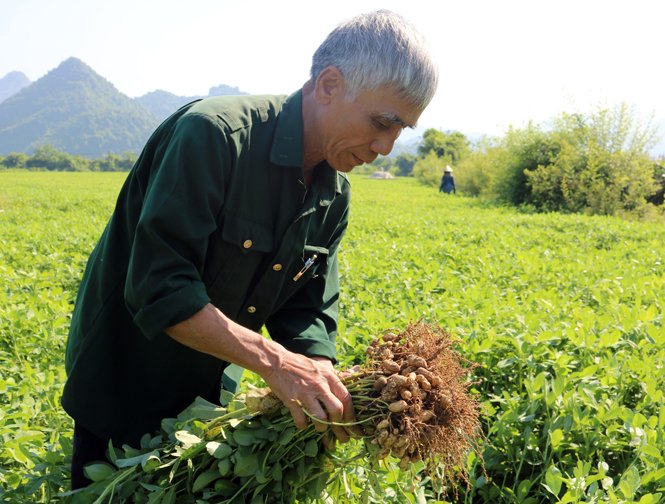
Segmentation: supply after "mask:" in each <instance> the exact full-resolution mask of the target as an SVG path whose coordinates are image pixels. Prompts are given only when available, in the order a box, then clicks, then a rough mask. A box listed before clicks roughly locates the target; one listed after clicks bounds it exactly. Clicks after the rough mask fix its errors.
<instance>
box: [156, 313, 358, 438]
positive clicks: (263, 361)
mask: <svg viewBox="0 0 665 504" xmlns="http://www.w3.org/2000/svg"><path fill="white" fill-rule="evenodd" d="M166 333H167V334H168V335H169V336H171V337H172V338H173V339H175V340H176V341H178V342H180V343H182V344H183V345H187V346H188V347H190V348H193V349H195V350H198V351H200V352H204V353H207V354H210V355H213V356H215V357H217V358H219V359H222V360H224V361H227V362H231V363H233V364H237V365H238V366H241V367H244V368H246V369H249V370H250V371H253V372H255V373H257V374H258V375H259V376H261V377H262V378H263V379H264V381H265V382H266V384H267V385H268V386H269V387H270V389H271V390H272V391H273V392H274V393H275V394H276V395H277V397H279V398H280V399H281V400H282V402H283V403H284V405H285V406H286V407H287V408H289V411H290V412H291V415H293V420H294V423H295V425H296V427H298V428H299V429H304V428H306V427H307V426H308V425H309V417H308V416H307V415H306V414H305V413H304V411H303V408H304V409H305V410H307V412H308V413H309V414H310V415H311V416H313V417H315V418H317V419H320V420H323V421H327V422H335V423H352V422H355V421H356V420H355V411H354V408H353V402H352V401H351V394H349V392H348V390H346V387H344V385H343V384H342V381H341V379H340V378H339V376H338V374H337V372H336V371H335V369H334V367H333V365H332V363H331V362H330V360H329V359H327V358H325V357H314V358H311V359H310V358H309V357H305V356H304V355H300V354H296V353H293V352H290V351H288V350H286V349H285V348H284V347H283V346H282V345H280V344H279V343H275V342H274V341H272V340H269V339H266V338H264V337H263V336H261V335H260V334H257V333H255V332H253V331H251V330H249V329H247V328H246V327H242V326H240V325H239V324H236V323H235V322H233V321H232V320H230V319H229V318H228V317H226V316H225V315H224V314H223V313H222V312H220V311H219V310H218V309H217V308H215V307H214V306H213V305H211V304H208V305H206V306H205V307H204V308H203V309H202V310H201V311H199V312H198V313H196V314H195V315H193V316H192V317H190V318H189V319H187V320H185V321H183V322H180V323H179V324H176V325H175V326H172V327H169V328H167V329H166ZM314 426H315V428H316V430H317V431H319V432H323V431H325V430H326V429H327V428H328V427H331V429H332V432H333V434H334V435H335V437H336V438H337V439H338V440H339V441H340V442H342V443H346V442H347V441H348V440H349V438H350V434H349V432H351V433H353V434H355V435H358V436H362V435H363V431H362V429H361V428H360V427H359V426H357V425H355V426H349V427H348V428H345V427H342V426H336V425H333V426H329V425H328V424H325V423H322V422H317V421H316V420H314ZM347 430H348V431H347Z"/></svg>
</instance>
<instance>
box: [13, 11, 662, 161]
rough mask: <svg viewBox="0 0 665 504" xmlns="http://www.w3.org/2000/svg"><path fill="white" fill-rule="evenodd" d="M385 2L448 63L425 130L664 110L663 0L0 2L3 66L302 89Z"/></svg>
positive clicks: (132, 83) (129, 83)
mask: <svg viewBox="0 0 665 504" xmlns="http://www.w3.org/2000/svg"><path fill="white" fill-rule="evenodd" d="M378 8H388V9H391V10H393V11H395V12H398V13H400V14H402V15H403V16H405V17H406V18H408V19H410V20H411V21H412V22H413V23H414V24H415V25H416V26H417V27H418V28H419V29H420V30H421V31H422V32H423V33H424V34H425V35H426V36H427V38H428V40H429V41H430V44H431V45H432V47H433V49H434V52H435V55H436V57H437V60H438V61H439V64H440V69H441V77H442V79H441V84H440V86H439V91H438V94H437V96H436V98H435V99H434V101H433V102H432V104H431V105H430V107H429V109H428V110H427V111H426V112H425V113H424V114H423V116H422V118H421V121H420V125H421V126H420V128H418V130H416V133H422V131H423V130H424V129H425V128H427V127H436V128H441V129H456V130H460V131H464V132H481V133H488V134H500V133H501V132H502V131H503V130H504V129H505V127H507V126H508V125H509V124H513V125H521V124H523V123H524V122H526V121H528V120H534V121H536V122H540V121H543V120H545V119H547V118H548V117H551V116H553V115H556V114H557V113H558V112H560V111H561V110H564V109H566V110H570V109H572V108H577V109H582V110H586V109H588V107H589V106H590V104H595V103H599V102H600V103H607V104H609V105H613V104H615V103H618V102H621V101H625V102H627V103H629V104H634V105H635V106H636V107H637V110H638V111H639V112H640V113H641V114H642V115H644V116H647V115H649V114H650V113H652V112H653V113H654V114H655V119H656V121H663V120H665V92H664V91H663V90H664V89H665V87H664V86H663V74H664V72H665V71H664V70H663V66H662V60H663V49H664V47H665V44H663V33H664V30H665V28H664V25H663V19H665V1H663V0H650V1H643V0H642V1H641V0H633V1H631V2H617V1H608V0H604V1H591V0H576V1H569V0H557V1H536V0H530V1H512V0H504V1H496V0H493V1H486V0H482V1H473V0H463V1H462V0H457V1H455V2H453V1H447V0H445V1H437V0H429V1H420V0H411V1H402V2H397V1H382V2H378V1H372V0H354V1H346V0H339V1H337V2H334V3H327V2H311V1H309V2H304V1H291V2H289V1H282V2H275V1H274V0H273V1H263V0H260V1H238V0H236V1H234V2H231V1H226V0H216V1H209V0H188V1H187V2H183V1H178V2H173V1H169V0H162V1H152V0H145V1H142V0H131V1H129V0H115V1H114V2H93V1H90V0H58V1H57V2H54V1H52V0H20V1H16V0H0V12H1V13H2V15H1V16H0V77H1V76H4V75H5V74H7V73H8V72H10V71H12V70H20V71H22V72H24V73H25V74H26V75H27V76H28V77H29V78H30V79H31V80H36V79H38V78H39V77H41V76H42V75H44V74H45V73H46V72H47V71H49V70H50V69H52V68H54V67H56V66H57V65H58V64H59V63H60V62H61V61H63V60H65V59H67V58H68V57H70V56H75V57H77V58H80V59H81V60H83V61H84V62H86V63H87V64H88V65H90V66H91V67H92V68H93V69H94V70H95V71H96V72H98V73H99V74H101V75H102V76H103V77H105V78H107V79H108V80H109V81H111V82H112V83H113V84H115V86H116V87H117V88H118V89H119V90H120V91H121V92H123V93H126V94H127V95H129V96H132V97H133V96H139V95H142V94H144V93H146V92H148V91H153V90H155V89H165V90H167V91H171V92H173V93H176V94H181V95H194V94H207V91H208V88H210V87H211V86H215V85H218V84H222V83H224V84H229V85H231V86H239V87H240V89H241V90H243V91H247V92H250V93H290V92H292V91H293V90H295V89H297V88H298V87H300V86H301V85H302V84H303V82H304V81H305V80H306V79H307V78H308V71H309V64H310V58H311V54H312V53H313V51H314V50H315V49H316V47H317V46H318V45H319V44H320V43H321V42H322V40H323V39H324V38H325V36H326V34H327V33H328V32H329V31H330V30H331V29H332V28H333V27H334V26H335V25H336V24H337V23H338V22H340V21H341V20H343V19H345V18H348V17H351V16H353V15H355V14H357V13H359V12H365V11H369V10H373V9H378ZM664 133H665V131H664ZM662 151H663V152H664V153H665V147H663V149H662Z"/></svg>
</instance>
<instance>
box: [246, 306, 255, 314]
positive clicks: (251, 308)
mask: <svg viewBox="0 0 665 504" xmlns="http://www.w3.org/2000/svg"><path fill="white" fill-rule="evenodd" d="M247 311H248V312H249V313H254V312H255V311H256V308H255V307H254V306H250V307H249V308H247Z"/></svg>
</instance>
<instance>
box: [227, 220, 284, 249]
mask: <svg viewBox="0 0 665 504" xmlns="http://www.w3.org/2000/svg"><path fill="white" fill-rule="evenodd" d="M222 238H223V239H224V241H226V242H229V243H233V244H235V245H237V246H238V247H240V248H241V249H242V251H243V252H245V253H247V252H251V251H258V252H270V251H271V250H272V245H273V237H272V229H270V228H269V227H268V226H265V225H263V224H259V223H258V222H252V221H249V220H247V219H243V218H242V217H238V216H237V215H231V214H226V216H225V217H224V224H223V230H222Z"/></svg>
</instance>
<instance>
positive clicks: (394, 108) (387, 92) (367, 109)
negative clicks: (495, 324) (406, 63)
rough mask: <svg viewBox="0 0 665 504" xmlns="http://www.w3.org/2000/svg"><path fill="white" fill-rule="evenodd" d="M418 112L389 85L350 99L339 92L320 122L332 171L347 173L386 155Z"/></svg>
mask: <svg viewBox="0 0 665 504" xmlns="http://www.w3.org/2000/svg"><path fill="white" fill-rule="evenodd" d="M421 113H422V110H421V109H419V108H416V107H414V106H413V105H409V104H407V102H406V101H405V100H404V98H402V97H400V96H399V95H398V94H397V93H396V92H395V91H393V90H392V89H391V88H380V89H378V90H376V91H363V92H362V93H361V94H360V95H359V96H358V97H357V98H356V99H355V100H352V101H347V100H346V99H345V94H344V93H342V94H340V95H338V96H337V97H336V99H335V100H333V101H332V102H331V103H330V104H329V107H328V109H327V111H326V115H325V118H324V121H323V125H322V127H323V154H324V157H325V159H326V160H327V161H328V164H330V166H332V167H333V168H334V169H335V170H338V171H342V172H350V171H351V170H353V168H354V167H356V166H360V165H362V164H363V163H371V162H372V161H374V160H375V159H376V157H377V156H378V155H379V154H381V155H382V156H387V155H388V154H390V151H392V149H393V144H394V143H395V140H397V137H399V135H400V133H401V132H402V130H403V129H404V128H406V127H409V126H415V125H416V123H417V122H418V118H419V117H420V114H421Z"/></svg>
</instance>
